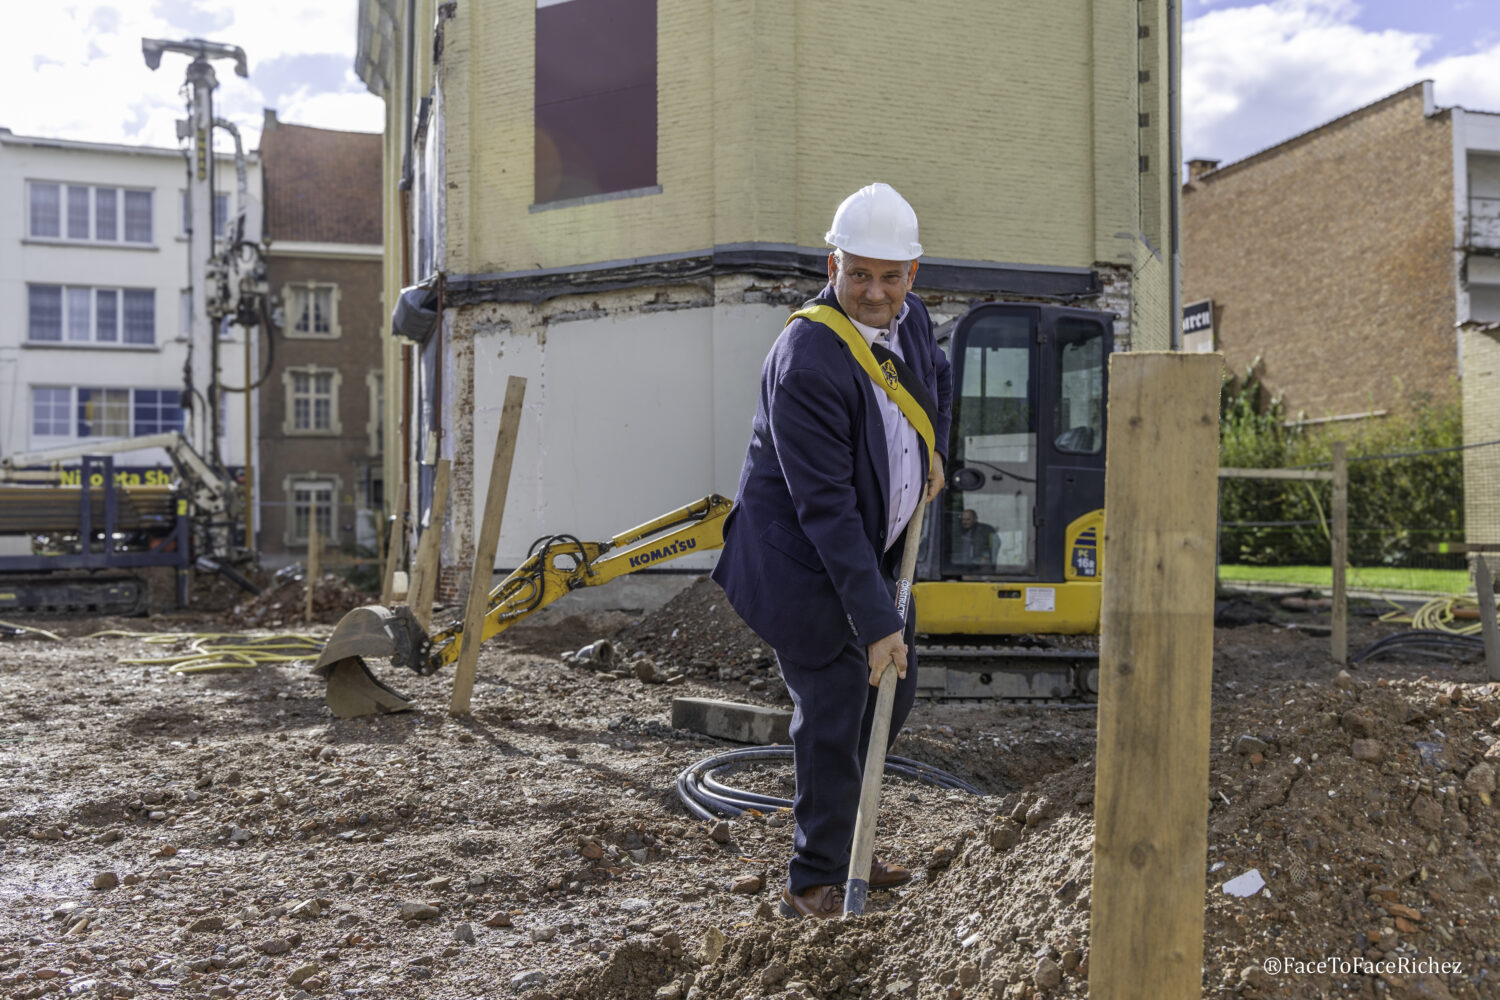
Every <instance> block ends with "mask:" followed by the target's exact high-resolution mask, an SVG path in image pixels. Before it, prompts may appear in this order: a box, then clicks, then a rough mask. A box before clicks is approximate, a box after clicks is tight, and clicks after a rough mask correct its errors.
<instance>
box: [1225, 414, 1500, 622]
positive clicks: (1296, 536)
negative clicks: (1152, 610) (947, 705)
mask: <svg viewBox="0 0 1500 1000" xmlns="http://www.w3.org/2000/svg"><path fill="white" fill-rule="evenodd" d="M1347 462H1348V475H1347V490H1348V493H1347V504H1348V505H1347V551H1348V558H1347V565H1348V578H1349V585H1350V586H1351V587H1355V588H1364V589H1371V590H1388V589H1397V590H1417V591H1435V592H1447V593H1461V592H1463V591H1465V590H1468V589H1469V586H1470V583H1469V572H1468V569H1469V566H1468V558H1469V557H1468V556H1466V555H1465V554H1464V553H1463V552H1462V551H1460V549H1461V547H1462V546H1463V544H1464V543H1491V542H1500V441H1486V442H1481V443H1478V444H1472V445H1464V446H1459V447H1453V448H1435V449H1428V450H1422V451H1408V452H1394V453H1388V454H1374V455H1350V456H1348V460H1347ZM1330 466H1331V463H1323V464H1322V465H1320V466H1307V467H1303V468H1302V469H1298V470H1245V472H1246V473H1247V474H1249V473H1261V474H1262V475H1263V476H1265V478H1241V477H1239V476H1235V477H1226V478H1224V479H1222V480H1221V482H1220V486H1219V561H1220V566H1221V574H1220V575H1221V579H1225V580H1260V581H1263V582H1269V583H1276V582H1285V583H1291V584H1296V583H1307V584H1309V585H1323V586H1327V585H1329V583H1330V582H1331V577H1332V570H1331V565H1332V559H1333V546H1334V535H1335V531H1334V517H1333V507H1334V492H1335V484H1334V483H1333V482H1332V475H1331V472H1332V470H1331V467H1330ZM1271 476H1277V477H1278V478H1270V477H1271ZM1313 476H1316V478H1313Z"/></svg>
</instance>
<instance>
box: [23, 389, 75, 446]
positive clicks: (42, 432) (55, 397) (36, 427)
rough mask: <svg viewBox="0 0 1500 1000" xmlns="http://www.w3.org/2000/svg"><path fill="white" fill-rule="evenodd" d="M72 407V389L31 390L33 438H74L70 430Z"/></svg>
mask: <svg viewBox="0 0 1500 1000" xmlns="http://www.w3.org/2000/svg"><path fill="white" fill-rule="evenodd" d="M72 407H73V390H72V389H66V388H62V389H59V388H47V387H42V386H37V387H34V388H33V389H32V390H31V436H32V437H72V436H73V434H72V432H71V431H70V430H69V427H70V426H71V419H70V417H69V411H70V410H71V409H72Z"/></svg>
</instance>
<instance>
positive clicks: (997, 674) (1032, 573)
mask: <svg viewBox="0 0 1500 1000" xmlns="http://www.w3.org/2000/svg"><path fill="white" fill-rule="evenodd" d="M938 335H939V338H940V341H942V342H943V343H944V346H945V348H946V349H947V351H948V355H949V358H950V360H951V362H952V364H953V386H954V394H953V428H952V438H951V440H950V441H949V451H948V488H947V489H946V490H944V491H943V493H942V494H940V495H939V499H938V502H937V507H936V510H935V511H934V512H933V514H932V515H931V516H929V518H928V519H927V525H926V527H925V529H924V538H923V542H922V550H921V552H920V553H919V556H918V563H917V583H916V584H915V586H914V588H913V591H914V596H915V599H916V607H917V633H918V642H919V648H920V655H921V658H922V669H921V671H920V673H919V679H918V694H919V695H922V696H926V697H941V698H1006V699H1012V700H1023V701H1034V700H1054V699H1066V698H1087V697H1089V696H1091V695H1092V694H1094V693H1096V692H1097V691H1098V655H1097V652H1096V651H1095V650H1093V649H1092V648H1090V646H1089V644H1088V643H1087V641H1086V640H1085V641H1083V642H1079V641H1067V640H1061V639H1059V638H1058V637H1064V636H1079V637H1086V636H1092V635H1097V634H1098V631H1099V586H1100V577H1101V575H1102V573H1103V568H1104V557H1103V553H1104V548H1103V538H1104V510H1103V506H1104V443H1105V442H1104V433H1105V427H1104V415H1105V404H1106V399H1107V393H1108V387H1107V374H1108V358H1109V354H1110V352H1111V351H1112V350H1113V337H1114V328H1113V317H1112V316H1111V315H1110V314H1108V313H1103V312H1097V311H1094V310H1088V309H1077V308H1072V307H1066V306H1054V305H1043V304H1037V303H1003V302H995V303H984V304H981V305H977V306H975V307H973V308H972V309H970V310H969V311H968V312H966V313H965V314H964V315H963V316H961V317H959V318H958V319H957V320H955V321H954V322H952V323H950V324H946V325H945V326H944V327H942V328H940V329H939V331H938ZM732 507H733V502H732V501H730V500H728V499H726V498H725V497H722V496H718V495H713V496H708V497H705V498H703V499H702V500H698V501H696V502H694V503H691V504H688V505H687V506H685V507H682V508H679V509H678V510H675V511H672V512H671V513H669V514H664V515H663V516H661V517H658V518H656V519H655V520H652V521H648V522H646V523H645V524H642V525H639V526H637V527H635V528H631V529H630V530H629V531H626V532H623V533H621V534H619V535H616V536H615V537H613V538H611V539H609V540H608V541H604V542H583V541H579V540H578V539H576V538H573V537H571V536H567V535H559V536H553V537H552V538H548V539H543V540H541V541H539V542H537V543H536V544H535V545H533V546H532V551H531V553H530V555H529V556H528V557H527V559H526V561H525V562H523V563H522V564H521V565H520V566H519V567H517V568H516V569H515V570H514V571H513V572H511V573H510V574H509V575H508V576H506V578H505V579H504V580H503V581H501V582H500V584H499V585H498V586H496V587H494V588H493V589H492V590H491V591H490V594H489V605H488V609H487V611H486V614H485V619H484V631H483V633H482V636H481V641H487V640H489V639H491V638H493V637H494V636H496V635H498V634H499V633H501V632H503V631H504V630H505V629H507V628H509V627H510V626H512V625H514V624H516V623H517V622H519V621H521V620H522V619H524V618H525V617H527V616H528V615H530V614H532V613H533V612H536V611H538V610H540V609H541V608H544V607H546V606H547V605H548V604H551V603H552V602H553V601H555V600H557V599H558V598H560V597H562V596H563V595H565V594H567V593H569V592H571V591H573V590H576V589H578V588H580V587H591V586H598V585H600V584H604V583H608V582H610V581H611V580H614V579H616V578H617V577H620V576H624V575H626V574H629V573H633V572H636V571H638V570H642V569H648V568H652V567H656V566H659V565H661V564H662V563H665V562H668V561H670V560H672V559H675V558H678V557H680V556H683V555H686V554H688V553H690V552H703V551H707V550H710V549H715V548H718V547H719V546H721V545H722V544H723V521H724V517H725V516H726V515H727V514H728V513H729V511H730V510H731V508H732ZM462 632H463V624H462V622H455V623H453V624H450V625H448V626H446V627H444V628H441V629H439V630H438V631H436V632H433V633H430V634H429V633H428V632H427V630H426V629H424V628H423V627H422V626H421V624H420V623H419V622H418V621H417V618H416V616H415V614H413V613H412V611H410V610H409V609H408V608H406V607H404V606H396V607H383V606H368V607H363V608H357V609H355V610H354V611H351V612H349V614H347V615H345V616H344V618H343V620H341V621H340V622H339V624H338V627H337V628H336V629H335V630H334V634H333V636H332V637H331V638H330V639H329V641H328V644H327V645H326V646H325V647H324V649H323V652H322V655H321V656H320V657H319V658H318V661H317V664H316V666H315V667H314V670H315V672H317V673H318V674H319V675H321V676H323V677H325V678H326V679H327V681H328V695H327V697H328V705H329V707H330V708H331V709H332V710H333V712H334V714H335V715H337V716H339V717H341V718H348V717H351V716H357V715H368V714H372V713H376V712H397V711H403V710H406V709H409V708H411V707H412V706H411V703H410V701H409V700H408V699H407V698H406V697H405V696H404V695H402V694H401V693H399V692H398V691H396V690H395V689H394V688H391V687H389V686H387V685H386V684H384V683H382V682H381V681H380V680H379V679H378V678H376V677H375V675H374V674H373V673H372V672H371V671H370V669H369V666H368V665H367V663H366V662H365V661H366V660H367V659H379V658H389V659H390V660H391V661H392V663H393V664H394V665H396V666H400V667H406V668H409V669H411V670H413V671H415V672H416V673H417V674H421V675H427V674H431V673H434V672H435V671H437V670H440V669H442V668H443V667H445V666H447V665H448V664H450V663H452V662H453V661H455V660H457V659H458V653H459V648H460V637H461V634H462Z"/></svg>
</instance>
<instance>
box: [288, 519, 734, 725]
mask: <svg viewBox="0 0 1500 1000" xmlns="http://www.w3.org/2000/svg"><path fill="white" fill-rule="evenodd" d="M733 506H734V503H733V501H731V500H728V499H726V498H725V497H722V496H719V495H717V494H714V495H711V496H707V497H704V498H703V499H702V500H698V501H695V502H694V503H690V504H688V505H687V506H685V507H680V508H678V509H677V510H674V511H672V512H671V513H668V514H663V515H662V516H661V517H658V518H656V519H654V520H651V521H647V522H646V523H645V524H641V525H637V526H636V527H634V528H631V529H630V530H629V531H625V532H622V533H620V534H618V535H615V536H614V537H613V538H611V539H609V540H608V541H604V542H582V541H579V540H578V539H576V538H574V537H572V536H571V535H553V536H552V537H550V538H544V539H541V540H540V541H538V542H537V543H536V544H534V545H533V546H532V550H531V553H530V554H529V555H528V556H527V558H526V561H525V562H523V563H522V564H521V565H520V566H518V567H516V569H515V570H514V571H512V572H511V574H510V575H509V576H507V577H506V578H505V579H504V580H502V581H500V583H499V584H497V585H496V586H495V587H494V588H493V589H492V590H491V591H490V595H489V607H488V610H486V612H485V616H484V629H483V631H482V632H481V634H480V641H481V642H488V641H489V640H490V639H493V638H494V637H495V636H497V635H499V634H500V633H501V632H503V631H505V630H506V629H508V628H510V627H511V626H512V625H514V624H516V623H517V622H519V621H521V620H523V619H525V618H526V617H527V616H528V615H531V614H533V613H534V612H537V611H540V610H541V609H542V608H545V607H546V606H547V605H549V604H551V603H552V602H553V601H556V600H557V599H558V598H560V597H562V596H564V595H565V594H568V593H571V592H572V591H574V590H578V589H579V588H581V587H597V586H599V585H600V584H605V583H609V582H610V581H612V580H615V579H617V578H619V577H622V576H626V575H628V574H630V573H634V572H636V571H637V570H642V569H647V568H649V567H654V566H658V565H660V564H662V563H665V562H670V561H671V560H673V559H676V558H678V557H680V556H684V555H687V554H688V553H690V552H707V551H709V550H711V549H716V548H718V547H719V546H721V545H722V544H723V543H724V523H723V522H724V518H725V517H726V516H727V515H728V514H729V512H730V510H731V509H732V508H733ZM463 630H464V626H463V623H462V622H454V623H452V624H449V625H448V626H447V627H445V628H443V629H440V630H439V631H437V632H434V633H432V634H430V635H429V634H428V633H427V632H426V630H425V629H423V628H422V626H421V624H420V623H419V622H418V621H417V618H416V615H414V614H413V613H412V612H411V610H410V609H409V608H407V607H405V606H399V607H394V608H387V607H383V606H380V605H369V606H366V607H363V608H356V609H355V610H353V611H351V612H349V613H348V614H347V615H345V616H344V617H343V619H342V620H341V621H340V622H339V624H338V627H337V628H335V629H334V632H333V635H332V636H331V637H330V638H329V640H328V643H327V644H326V645H325V646H324V647H323V652H322V655H321V656H319V657H318V662H317V664H316V665H315V666H314V667H313V670H314V672H315V673H317V674H319V675H320V676H322V677H324V678H326V679H327V681H328V690H327V699H328V707H329V708H330V709H332V710H333V713H334V714H335V715H337V716H338V717H339V718H350V717H353V716H358V715H369V714H372V713H376V712H400V711H406V710H408V709H410V708H411V707H412V704H411V701H410V700H409V699H408V698H407V697H406V696H405V695H403V694H401V693H400V692H398V691H395V690H393V689H392V688H390V687H387V686H386V685H385V684H382V683H381V682H380V681H379V680H378V679H376V677H375V676H374V674H372V673H371V672H370V669H369V666H368V665H367V664H366V663H365V660H366V659H367V658H380V657H389V658H390V660H391V662H392V664H393V665H395V666H404V667H407V668H409V669H411V670H413V671H415V672H416V673H418V674H423V675H426V674H431V673H435V672H436V671H437V670H439V669H441V668H443V667H445V666H447V665H448V664H450V663H452V662H454V661H455V660H457V659H458V654H459V650H460V649H461V648H462V643H461V641H460V640H461V638H462V635H463Z"/></svg>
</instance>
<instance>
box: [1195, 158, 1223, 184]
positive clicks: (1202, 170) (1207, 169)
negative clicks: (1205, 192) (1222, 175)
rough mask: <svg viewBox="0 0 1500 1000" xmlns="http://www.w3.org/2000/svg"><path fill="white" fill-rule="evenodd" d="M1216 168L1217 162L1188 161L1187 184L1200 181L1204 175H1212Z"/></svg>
mask: <svg viewBox="0 0 1500 1000" xmlns="http://www.w3.org/2000/svg"><path fill="white" fill-rule="evenodd" d="M1218 166H1219V161H1218V160H1188V183H1189V184H1191V183H1193V181H1196V180H1202V179H1203V175H1204V174H1211V173H1213V172H1214V171H1215V170H1217V169H1218Z"/></svg>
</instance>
